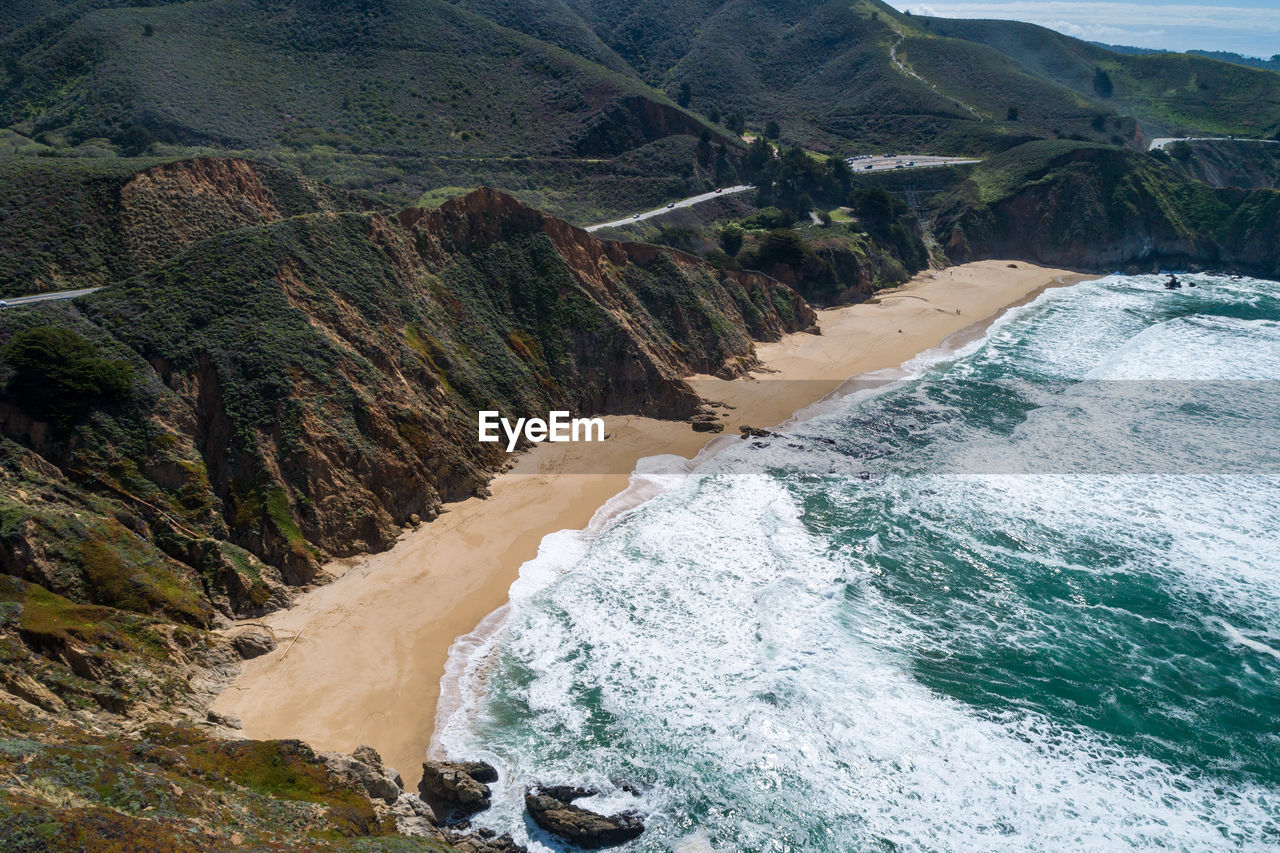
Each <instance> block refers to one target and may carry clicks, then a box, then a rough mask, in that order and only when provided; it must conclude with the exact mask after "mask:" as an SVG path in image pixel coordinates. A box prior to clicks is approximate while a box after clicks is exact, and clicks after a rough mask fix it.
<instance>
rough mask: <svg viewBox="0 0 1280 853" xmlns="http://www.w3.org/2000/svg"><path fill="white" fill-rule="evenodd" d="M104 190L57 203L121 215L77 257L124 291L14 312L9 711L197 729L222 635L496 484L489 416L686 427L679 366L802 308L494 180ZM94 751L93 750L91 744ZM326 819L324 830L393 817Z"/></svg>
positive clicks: (368, 825)
mask: <svg viewBox="0 0 1280 853" xmlns="http://www.w3.org/2000/svg"><path fill="white" fill-rule="evenodd" d="M49 168H50V169H55V168H56V166H51V167H49ZM41 174H45V175H48V174H51V172H49V171H46V172H42V173H41ZM77 177H78V176H77ZM48 180H50V182H51V183H52V184H56V183H57V182H56V180H54V179H51V178H50V179H48ZM105 180H106V184H105V187H103V186H99V187H98V190H97V191H94V192H84V193H82V194H81V195H79V196H78V197H75V198H73V199H72V200H71V202H70V203H71V204H73V205H77V206H80V207H82V208H84V209H86V210H88V211H90V212H91V213H92V215H93V217H96V218H97V219H98V221H101V222H103V223H104V224H103V225H102V228H103V230H102V231H101V232H99V236H98V237H97V238H95V239H98V240H99V241H100V242H99V244H98V246H97V248H98V249H100V250H101V251H90V250H86V251H83V252H81V253H80V254H78V255H74V256H73V255H68V256H67V257H73V258H74V259H75V262H76V263H77V264H79V269H81V270H84V271H85V274H86V275H92V276H96V277H98V280H99V281H102V282H104V283H109V286H108V287H106V288H105V289H103V290H101V291H99V292H98V293H96V294H93V295H91V296H88V297H84V298H82V299H81V300H78V301H77V302H75V303H67V302H62V303H59V302H50V303H43V304H37V305H33V306H29V307H25V308H22V309H16V310H5V311H3V312H0V383H2V387H3V391H2V392H0V434H2V436H0V482H2V483H3V488H2V489H0V580H3V585H0V613H2V614H3V615H4V618H3V622H2V624H0V640H3V642H4V643H5V644H6V645H5V649H7V651H6V653H5V655H4V657H3V659H0V686H3V687H4V689H5V693H7V694H8V695H7V696H0V705H3V704H4V701H8V700H9V698H10V697H12V701H13V702H16V703H18V704H19V705H23V707H26V706H32V707H34V708H37V709H43V710H44V711H45V712H46V713H54V714H64V713H72V714H75V715H78V716H76V717H75V719H76V720H78V721H79V724H80V725H86V726H90V727H91V728H95V730H96V729H102V730H107V729H110V728H112V727H116V728H130V727H132V726H134V724H130V723H128V722H127V721H128V720H147V719H152V720H155V719H158V720H162V721H165V722H175V721H181V720H184V719H186V720H189V719H190V718H191V717H192V716H193V715H194V716H195V717H196V718H199V716H200V715H201V714H202V713H203V712H202V711H201V708H202V702H203V701H205V700H207V698H208V697H207V695H206V693H207V692H208V690H209V689H211V688H209V687H208V686H207V685H206V686H205V687H200V685H199V684H197V683H195V682H193V681H192V679H193V678H198V679H207V677H206V676H204V675H200V673H203V672H208V671H210V670H212V671H220V670H226V669H227V668H228V667H230V666H233V665H234V659H235V658H234V654H233V653H232V652H230V651H229V650H228V648H229V647H228V645H227V643H226V642H225V641H224V640H221V639H219V638H218V636H217V635H215V634H211V633H209V629H211V628H216V627H219V626H223V625H226V624H227V622H228V620H229V619H231V618H235V617H243V616H251V615H254V614H260V613H262V612H265V611H267V610H270V609H272V608H275V607H279V606H282V605H284V604H286V603H287V602H288V600H289V596H290V588H291V587H293V586H297V585H299V584H306V583H311V582H313V581H315V580H318V579H322V577H321V576H320V574H319V569H320V566H321V564H322V563H323V561H324V560H326V559H327V558H329V557H332V556H339V555H350V554H355V553H359V552H362V551H370V550H380V549H383V548H386V547H389V546H390V545H391V544H392V543H393V542H394V541H395V539H396V537H397V536H398V534H399V532H400V531H401V529H402V527H403V526H405V525H406V524H410V523H417V521H418V520H419V519H429V518H431V517H433V516H434V515H435V514H436V513H437V512H438V511H439V509H440V507H441V504H442V502H443V501H446V500H454V499H458V498H462V497H468V496H471V495H475V494H483V493H484V484H485V483H486V481H487V480H488V478H489V477H490V476H491V475H492V473H494V472H495V471H496V470H497V469H498V468H499V467H500V466H501V465H502V464H503V463H505V461H506V459H507V457H506V454H505V453H503V452H502V451H501V449H500V448H499V447H498V446H497V445H481V444H479V443H477V442H476V441H475V430H476V418H475V413H476V411H477V410H478V409H480V408H496V409H499V410H501V411H503V412H504V413H507V414H510V415H512V416H516V417H520V416H528V415H533V414H537V413H545V412H546V411H547V410H548V409H552V408H561V409H570V410H573V411H575V412H577V413H580V414H603V413H642V414H649V415H656V416H660V417H669V418H684V417H689V416H690V415H691V414H693V413H694V412H695V411H696V409H697V407H698V406H699V404H700V402H701V401H700V400H699V399H698V398H697V396H696V394H695V393H694V392H693V391H692V390H691V389H690V387H689V386H688V385H687V384H686V383H685V382H684V380H683V378H682V377H684V376H686V375H688V374H691V373H694V372H710V373H720V374H721V375H738V374H741V373H742V372H743V371H744V370H745V369H746V368H747V367H749V366H750V365H751V364H752V363H753V361H754V355H753V348H752V341H753V340H773V339H777V338H778V337H779V336H780V335H782V334H783V333H784V332H788V331H795V330H799V329H802V328H805V327H807V326H809V325H811V324H812V323H813V320H814V315H813V312H812V310H811V309H810V308H809V307H808V306H807V305H806V304H805V303H804V302H803V301H802V300H801V299H800V298H799V297H798V296H796V294H795V293H794V292H792V291H791V290H789V289H788V288H786V287H785V286H784V285H781V284H779V283H777V282H776V281H773V280H771V279H769V278H766V277H765V276H762V275H759V274H755V273H749V272H742V271H735V270H723V269H716V268H714V267H712V266H709V265H707V264H705V263H702V262H701V261H698V260H697V259H695V258H693V257H690V256H687V255H683V254H679V253H675V252H671V251H669V250H664V249H661V248H658V247H654V246H651V245H643V244H627V243H613V242H607V241H601V240H598V239H596V238H595V237H592V236H591V235H589V234H587V233H586V232H583V231H581V230H578V229H576V228H574V227H572V226H570V225H568V224H566V223H564V222H561V221H559V220H556V219H554V218H551V217H549V216H547V215H546V214H543V213H541V212H540V211H537V210H535V209H533V208H529V207H527V206H525V205H523V204H521V203H520V202H518V201H516V200H515V199H513V198H511V197H509V196H505V195H502V194H499V193H496V192H493V191H489V190H481V191H476V192H473V193H471V194H469V195H467V196H465V197H463V198H460V199H456V200H453V201H450V202H447V203H446V204H444V205H442V206H441V207H439V208H436V209H428V208H412V209H408V210H405V211H403V212H401V213H400V214H399V215H398V216H394V217H393V216H390V215H388V214H385V213H382V212H378V211H376V210H366V209H364V206H363V205H361V204H358V203H355V202H354V200H352V199H350V198H349V197H347V196H344V195H343V194H341V193H336V192H335V191H332V190H329V189H327V188H324V187H320V186H318V185H314V184H312V183H311V182H308V181H306V180H305V179H298V178H292V177H290V176H286V175H283V174H281V173H280V172H279V171H278V170H274V169H271V168H269V167H263V166H261V165H259V164H253V163H248V162H244V161H238V160H210V159H199V160H193V161H181V162H173V163H164V164H158V165H153V166H150V167H149V168H147V169H145V170H143V171H141V172H139V173H137V174H134V175H132V176H126V175H120V174H118V173H108V175H107V178H106V179H105ZM72 185H73V186H75V187H81V188H83V187H84V184H83V183H75V182H73V183H72ZM346 202H350V203H349V204H345V205H344V203H346ZM344 206H345V209H344ZM24 221H27V222H31V223H33V227H34V221H35V217H34V216H31V215H28V217H27V218H26V219H25V220H24ZM109 233H115V234H116V235H117V237H118V238H119V239H117V240H115V241H113V240H111V239H110V238H109V237H108V236H107V235H108V234H109ZM110 252H115V253H117V256H116V258H115V260H113V259H112V256H111V255H110ZM48 260H49V259H48V257H47V255H44V254H41V253H39V252H36V251H29V252H28V253H27V254H26V255H25V257H24V258H20V259H19V261H20V262H19V263H18V264H16V265H15V266H14V267H13V269H16V270H17V271H18V273H17V274H18V275H21V276H30V277H36V276H39V275H41V270H42V269H45V267H44V266H43V264H45V263H47V262H48ZM117 264H120V265H126V268H127V264H131V265H132V267H133V269H134V270H135V272H134V273H133V274H131V275H128V276H124V277H121V278H118V279H115V278H113V276H115V275H116V270H117V269H119V267H118V266H117ZM29 280H30V278H28V279H27V281H29ZM11 286H13V287H15V288H17V287H21V286H22V285H21V283H20V282H17V283H11ZM5 578H7V580H4V579H5ZM229 656H230V657H229ZM28 710H31V709H30V708H28ZM15 713H17V712H15ZM15 725H16V724H15ZM33 725H34V724H33ZM104 727H105V728H104ZM59 737H61V736H59ZM68 737H71V736H70V735H68ZM140 737H141V740H140V741H139V743H142V744H144V745H145V744H146V743H148V742H149V741H148V737H150V736H149V735H145V733H144V734H143V735H141V736H140ZM183 737H187V736H186V735H183ZM193 737H194V736H193ZM72 739H73V740H74V738H72ZM36 740H38V741H39V742H40V744H43V745H37V746H33V747H32V748H31V749H32V750H34V752H32V754H33V755H43V754H44V752H43V751H42V750H44V749H45V747H46V746H47V745H48V744H49V740H48V738H36ZM101 746H102V744H101V743H100V742H98V741H92V740H90V741H84V740H83V739H81V740H79V741H77V745H76V746H75V748H74V749H73V750H72V751H73V752H74V753H75V755H76V756H79V757H77V758H75V761H80V760H81V758H84V760H86V761H87V760H88V758H85V756H87V755H88V754H90V753H93V754H100V753H101V752H102V750H101V749H100V747H101ZM122 748H123V747H122ZM136 748H144V747H141V746H140V747H136ZM207 748H208V749H215V750H222V751H225V748H224V747H221V746H216V745H215V746H209V747H207ZM267 748H268V747H263V749H267ZM283 748H284V747H279V746H273V747H270V749H283ZM182 749H183V750H188V751H189V750H197V751H199V750H204V749H206V747H205V746H200V745H199V744H195V745H193V744H185V745H184V746H183V747H182ZM291 749H292V747H291ZM95 751H96V752H95ZM232 752H234V753H235V755H233V756H232V759H234V760H232V759H229V760H230V761H231V764H232V765H234V766H232V767H230V768H229V769H228V770H227V771H226V772H227V773H232V771H233V770H235V768H236V767H239V766H240V758H237V757H236V756H239V755H240V754H239V753H238V752H235V750H232ZM295 752H296V750H295ZM24 754H26V753H24ZM298 755H299V756H301V757H299V758H298V759H297V760H298V761H302V762H303V763H304V764H305V763H306V761H308V760H309V759H306V757H305V755H303V754H302V753H298ZM241 757H244V756H241ZM68 760H71V759H68ZM111 760H113V759H110V757H109V756H108V757H104V758H103V762H104V764H109V763H110V761H111ZM184 760H185V761H193V760H194V759H192V758H191V757H190V756H188V757H187V758H186V759H184ZM245 760H247V757H245ZM281 760H284V759H281ZM290 760H293V759H290ZM272 761H273V762H275V761H276V759H272ZM135 769H136V772H137V773H139V774H142V776H140V777H138V784H139V785H144V782H145V785H152V784H153V782H154V780H153V779H152V781H145V780H143V778H142V777H147V778H148V779H150V778H151V777H152V776H153V775H154V774H152V772H151V770H149V769H148V768H147V767H140V768H135ZM77 772H79V771H77ZM86 772H87V771H86ZM236 772H238V771H236ZM299 772H302V771H299ZM215 775H216V774H215ZM233 775H234V774H233ZM73 778H74V779H75V780H78V779H79V778H80V777H78V776H74V775H73V776H69V777H68V778H67V779H66V780H64V781H62V782H59V783H58V784H59V785H63V786H70V787H74V785H76V784H79V782H78V781H73ZM122 778H123V777H122ZM129 778H130V779H132V778H134V777H132V776H130V777H129ZM233 781H234V780H233ZM24 784H25V783H24ZM121 784H133V783H132V782H127V781H122V782H121ZM175 784H176V785H177V786H178V787H181V788H183V789H184V790H187V789H188V786H187V784H185V783H184V782H183V781H180V780H176V781H175ZM236 784H237V785H241V787H243V783H242V782H237V783H236ZM16 790H18V789H15V791H16ZM25 790H26V789H25V788H22V791H25ZM59 790H61V789H59ZM236 790H237V791H239V792H240V793H241V794H243V793H244V792H243V791H240V788H237V789H236ZM19 793H21V791H19ZM19 793H15V794H13V796H15V797H19ZM264 793H266V794H270V793H271V792H269V791H268V792H264ZM296 793H297V792H294V793H289V792H288V791H285V792H283V793H279V796H280V797H283V799H284V800H290V799H307V798H306V797H298V796H294V794H296ZM321 793H323V792H321ZM323 795H324V796H325V797H329V796H330V795H329V794H323ZM3 796H5V795H3V794H0V797H3ZM22 796H26V794H22ZM102 796H103V797H106V796H107V794H105V793H103V794H102ZM147 796H149V795H147ZM147 796H143V795H139V802H143V801H146V800H147ZM245 796H248V795H247V794H245ZM317 796H320V794H317ZM335 796H336V795H335ZM51 798H52V799H51ZM37 799H38V798H37ZM84 799H85V798H84V796H82V797H81V798H80V799H76V798H71V799H67V800H66V803H61V801H59V800H57V799H56V797H54V795H53V794H50V795H49V796H48V797H45V798H44V800H43V801H42V802H43V805H33V804H32V803H31V802H28V801H27V800H22V799H21V797H19V799H18V800H13V801H6V803H7V805H6V808H8V807H12V808H13V809H14V810H15V811H14V812H12V814H11V815H10V817H11V818H12V820H13V821H16V822H15V823H14V824H13V826H14V828H15V829H14V831H15V832H27V831H28V830H29V829H30V827H28V826H27V824H26V823H23V820H25V819H24V818H22V817H21V813H23V811H24V809H27V808H28V807H30V808H31V809H34V810H35V811H33V812H32V814H43V815H44V816H45V822H46V823H49V824H50V826H51V827H52V828H50V829H49V832H50V833H52V834H51V835H49V838H53V839H55V840H56V839H63V838H64V837H68V836H65V833H66V832H70V831H71V830H70V829H69V825H68V824H67V823H66V821H75V820H81V819H84V821H86V822H87V823H86V825H90V824H92V823H93V821H95V820H97V819H98V817H97V816H96V815H97V812H93V811H92V809H93V808H96V807H97V806H96V805H95V804H94V803H96V801H95V800H94V798H92V797H89V798H88V801H92V802H89V805H84V803H83V802H82V801H84ZM104 802H106V803H107V806H108V807H110V808H116V805H115V801H114V800H109V799H108V800H104ZM326 802H327V801H326ZM23 803H26V804H27V805H23ZM68 803H70V804H80V805H84V808H86V809H89V810H90V811H88V812H86V811H84V810H82V809H80V807H79V805H78V806H77V807H76V808H70V807H67V808H63V806H66V805H67V804H68ZM259 805H262V806H263V807H264V808H265V807H266V805H265V801H263V802H261V803H259ZM348 805H349V804H348ZM54 807H56V809H55V811H53V812H50V811H49V809H51V808H54ZM139 808H141V806H139ZM273 808H274V807H273ZM280 808H282V809H284V810H285V811H288V808H291V807H289V806H287V804H285V805H282V806H280ZM326 808H328V809H329V811H328V812H327V814H328V815H329V817H328V818H326V821H327V823H326V821H320V823H319V824H317V825H323V826H327V827H328V828H327V829H322V830H317V831H323V832H337V833H338V834H339V835H350V834H360V835H368V834H379V833H381V832H382V830H381V829H379V827H380V826H381V824H379V823H378V822H377V821H373V820H372V818H368V816H367V815H366V816H364V817H360V818H359V820H358V821H356V822H357V823H358V824H359V827H358V832H357V831H356V829H351V827H349V826H347V824H346V823H344V821H346V820H347V819H346V818H341V819H340V820H339V819H338V818H334V817H333V815H334V814H337V809H338V805H332V804H331V805H330V806H327V807H326ZM342 808H344V809H345V808H347V806H345V805H344V806H342ZM42 810H43V811H42ZM125 811H128V810H127V809H125ZM344 813H345V812H344ZM201 814H203V812H201V813H199V814H186V816H185V817H182V818H178V817H174V820H175V821H178V824H175V827H176V828H175V829H174V831H175V832H177V833H179V834H180V835H181V834H182V833H187V832H189V831H191V830H192V827H193V823H192V822H193V821H195V820H196V819H197V818H199V817H200V815H201ZM362 814H363V813H362ZM162 817H163V815H161V814H153V815H148V816H147V819H148V820H155V821H160V822H161V823H163V820H162ZM286 817H287V816H285V815H284V812H282V813H281V815H280V821H281V822H280V823H279V824H278V825H276V826H275V829H271V830H270V832H283V831H284V830H283V829H282V827H284V826H286V825H288V820H292V818H288V819H286ZM6 819H7V818H6ZM201 819H203V818H201ZM32 820H35V818H32ZM119 820H120V821H123V822H124V823H128V821H125V819H124V818H123V817H120V818H119ZM351 820H356V818H354V817H353V818H351ZM184 821H185V822H184ZM335 821H337V823H338V824H340V826H339V827H338V828H337V829H334V827H333V824H334V822H335ZM370 821H372V822H370ZM179 824H180V825H179ZM156 826H157V827H159V826H160V824H159V823H157V824H156ZM265 826H266V824H264V827H265ZM343 827H346V828H345V829H344V828H343ZM348 830H350V831H348ZM30 831H32V832H34V831H35V830H30ZM42 831H43V830H42ZM85 831H86V832H96V831H97V830H96V829H95V830H85ZM103 831H107V830H106V829H103ZM120 831H121V832H125V833H126V835H127V834H128V832H132V830H128V829H121V830H120ZM139 831H141V830H139ZM155 831H156V832H161V830H160V829H159V828H157V829H155ZM167 831H168V830H167V829H166V830H164V832H167ZM262 831H263V832H268V830H267V829H263V830H262ZM308 831H309V830H308ZM23 837H25V836H23ZM33 837H35V836H33ZM156 837H157V838H159V837H166V838H167V837H168V836H167V835H164V834H163V833H161V835H157V836H156ZM184 837H185V836H184ZM245 837H246V838H247V837H249V836H248V835H246V836H245ZM262 837H263V838H268V837H269V835H267V836H262ZM32 843H33V844H34V843H35V842H34V841H33V842H32ZM50 844H51V845H53V846H56V844H55V843H54V842H50ZM46 847H47V846H46ZM33 849H46V848H40V847H39V846H38V845H37V846H36V847H34V848H33ZM179 849H181V845H179Z"/></svg>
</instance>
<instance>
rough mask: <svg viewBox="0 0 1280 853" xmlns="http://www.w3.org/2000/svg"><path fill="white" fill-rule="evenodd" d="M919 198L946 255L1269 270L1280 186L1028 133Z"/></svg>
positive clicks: (1274, 263)
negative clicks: (1237, 184) (1226, 182)
mask: <svg viewBox="0 0 1280 853" xmlns="http://www.w3.org/2000/svg"><path fill="white" fill-rule="evenodd" d="M930 206H931V207H932V208H933V211H932V215H933V218H934V222H935V230H936V233H937V237H938V240H939V242H940V243H942V244H943V245H944V248H945V251H946V253H947V255H948V257H949V258H950V259H951V260H952V261H956V262H963V261H968V260H974V259H976V258H993V257H994V258H1004V257H1017V258H1025V259H1027V260H1032V261H1037V262H1040V263H1045V264H1050V265H1054V266H1066V267H1069V268H1076V269H1088V270H1108V269H1118V268H1126V269H1133V270H1138V271H1146V272H1150V271H1152V270H1158V269H1161V268H1179V267H1192V268H1198V269H1205V268H1208V269H1227V270H1232V271H1235V272H1241V273H1249V274H1252V275H1258V276H1262V277H1264V278H1275V277H1277V276H1280V254H1277V252H1276V245H1277V228H1276V223H1277V222H1280V191H1276V190H1273V189H1269V188H1264V189H1249V190H1246V189H1237V188H1215V187H1211V186H1209V185H1208V184H1205V183H1203V182H1201V181H1199V180H1195V179H1193V178H1190V177H1188V176H1186V175H1185V174H1184V173H1183V172H1181V171H1179V170H1178V169H1175V168H1174V167H1173V166H1172V165H1171V164H1169V163H1168V162H1166V158H1164V157H1160V156H1155V155H1152V154H1147V153H1141V152H1137V151H1132V150H1126V149H1122V148H1115V147H1109V146H1102V145H1093V144H1088V143H1080V142H1072V141H1065V140H1063V141H1040V142H1034V143H1029V144H1027V145H1023V146H1020V147H1018V148H1015V149H1013V150H1011V151H1008V152H1005V153H1004V154H1001V155H999V156H996V157H993V158H991V159H989V160H987V161H986V162H984V163H982V164H980V165H978V166H976V167H974V168H973V169H972V170H971V171H970V174H969V176H968V178H967V179H965V180H963V181H962V182H960V183H959V184H958V185H956V186H955V187H953V188H951V189H950V190H948V191H946V192H943V193H940V194H938V195H937V196H936V197H935V198H934V199H932V200H931V202H930Z"/></svg>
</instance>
